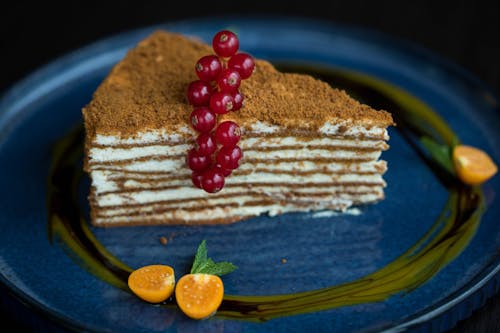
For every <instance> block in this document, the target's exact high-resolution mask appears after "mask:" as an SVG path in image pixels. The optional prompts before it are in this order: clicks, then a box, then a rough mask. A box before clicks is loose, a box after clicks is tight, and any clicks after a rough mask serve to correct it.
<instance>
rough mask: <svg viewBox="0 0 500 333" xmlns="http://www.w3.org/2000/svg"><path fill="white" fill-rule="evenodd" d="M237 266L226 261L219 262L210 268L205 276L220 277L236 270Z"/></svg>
mask: <svg viewBox="0 0 500 333" xmlns="http://www.w3.org/2000/svg"><path fill="white" fill-rule="evenodd" d="M237 268H238V266H235V265H233V264H232V263H230V262H227V261H221V262H218V263H216V264H215V265H214V266H213V267H212V268H211V271H210V272H209V273H207V274H212V275H217V276H222V275H226V274H229V273H231V272H233V271H234V270H236V269H237Z"/></svg>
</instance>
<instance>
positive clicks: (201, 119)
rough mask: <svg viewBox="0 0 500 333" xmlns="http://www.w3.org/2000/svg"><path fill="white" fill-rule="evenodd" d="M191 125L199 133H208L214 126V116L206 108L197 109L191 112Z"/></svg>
mask: <svg viewBox="0 0 500 333" xmlns="http://www.w3.org/2000/svg"><path fill="white" fill-rule="evenodd" d="M190 119H191V125H193V128H194V129H195V130H196V131H198V132H200V133H207V132H210V131H211V130H212V129H213V128H214V126H215V114H214V113H213V112H212V111H210V109H209V108H208V107H204V106H202V107H198V108H195V109H194V110H193V112H191V116H190Z"/></svg>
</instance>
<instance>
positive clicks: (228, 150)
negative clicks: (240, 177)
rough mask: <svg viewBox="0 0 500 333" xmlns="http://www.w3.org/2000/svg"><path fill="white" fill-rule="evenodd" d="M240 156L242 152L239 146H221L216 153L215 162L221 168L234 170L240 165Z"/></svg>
mask: <svg viewBox="0 0 500 333" xmlns="http://www.w3.org/2000/svg"><path fill="white" fill-rule="evenodd" d="M242 157H243V152H242V151H241V148H240V147H238V146H234V147H222V148H221V149H220V150H219V152H218V153H217V163H219V165H220V166H221V167H222V168H223V169H229V170H234V169H236V168H238V167H239V166H240V160H241V158H242Z"/></svg>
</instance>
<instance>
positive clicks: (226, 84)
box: [217, 68, 241, 93]
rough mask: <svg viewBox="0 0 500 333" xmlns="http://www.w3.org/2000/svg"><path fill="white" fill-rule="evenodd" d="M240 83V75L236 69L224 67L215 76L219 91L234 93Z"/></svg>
mask: <svg viewBox="0 0 500 333" xmlns="http://www.w3.org/2000/svg"><path fill="white" fill-rule="evenodd" d="M240 84H241V76H240V73H238V71H236V70H234V69H229V68H226V69H224V70H222V72H221V73H220V75H219V76H218V77H217V86H218V87H219V90H220V91H226V92H230V93H234V92H236V91H237V90H238V88H239V87H240Z"/></svg>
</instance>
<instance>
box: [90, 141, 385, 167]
mask: <svg viewBox="0 0 500 333" xmlns="http://www.w3.org/2000/svg"><path fill="white" fill-rule="evenodd" d="M239 146H240V147H241V148H242V150H243V151H249V152H251V151H252V148H254V147H258V148H262V147H273V148H277V147H282V146H288V147H297V148H296V149H293V150H292V151H301V150H302V151H303V150H307V151H315V150H319V149H311V147H315V146H316V147H318V146H320V147H328V146H330V147H351V148H357V147H361V148H375V149H380V150H386V149H387V148H388V145H387V143H385V142H384V141H382V140H379V141H370V140H350V139H349V140H348V139H346V140H342V139H331V138H322V139H314V140H307V141H305V140H297V139H296V138H294V137H283V138H243V139H242V140H241V141H240V143H239ZM192 147H193V145H192V144H175V145H151V146H142V147H129V148H116V147H93V148H91V149H90V153H89V157H90V160H91V161H92V162H93V163H99V162H110V161H119V160H127V159H138V158H144V157H148V156H165V157H168V156H175V155H182V154H186V153H187V152H188V151H189V149H191V148H192ZM289 151H290V150H289ZM324 151H325V150H324ZM326 151H328V152H330V154H331V153H332V151H331V150H326ZM337 151H341V150H340V148H339V150H335V152H337ZM259 153H263V154H264V153H265V152H259ZM323 155H324V153H323Z"/></svg>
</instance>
